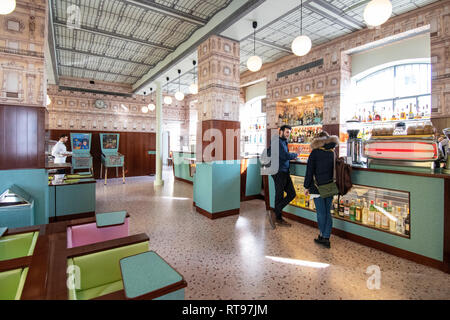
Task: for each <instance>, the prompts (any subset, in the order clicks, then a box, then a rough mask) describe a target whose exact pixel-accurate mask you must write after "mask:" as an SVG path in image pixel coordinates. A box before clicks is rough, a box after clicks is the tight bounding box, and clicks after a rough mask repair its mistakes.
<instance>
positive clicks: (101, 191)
mask: <svg viewBox="0 0 450 320" xmlns="http://www.w3.org/2000/svg"><path fill="white" fill-rule="evenodd" d="M163 178H164V180H165V185H164V187H162V188H160V189H156V190H155V189H154V187H153V180H154V178H153V177H137V178H128V179H127V183H126V184H125V185H123V184H122V183H121V180H120V179H111V180H110V181H109V184H108V185H107V186H104V185H103V183H101V182H98V183H97V212H105V211H111V210H127V211H128V212H129V213H130V215H131V227H130V232H131V234H136V233H141V232H145V233H147V234H148V236H149V237H150V248H151V250H154V251H156V252H158V253H159V254H160V255H161V256H162V257H164V259H166V260H167V261H168V262H169V263H170V264H172V265H173V266H174V267H175V268H176V269H177V270H178V271H179V272H180V273H181V274H182V275H183V276H184V277H185V279H186V281H187V283H188V287H187V288H186V299H296V300H298V299H450V276H449V275H448V274H445V273H443V272H441V271H439V270H435V269H432V268H429V267H425V266H422V265H419V264H416V263H414V262H410V261H407V260H404V259H401V258H397V257H395V256H392V255H390V254H387V253H384V252H381V251H378V250H375V249H371V248H368V247H365V246H362V245H359V244H357V243H354V242H352V241H348V240H345V239H341V238H339V237H333V236H332V239H331V241H332V243H331V244H332V248H331V249H329V250H328V249H325V248H322V247H320V246H318V245H316V244H315V243H314V242H313V238H314V237H315V236H316V235H317V230H316V229H314V228H312V227H309V226H305V225H303V224H300V223H297V222H294V221H291V222H292V227H291V228H280V227H279V228H277V229H276V230H272V229H271V227H270V225H269V223H268V221H267V217H266V211H265V206H264V203H263V201H260V200H253V201H249V202H243V203H242V204H241V214H240V215H239V216H232V217H227V218H222V219H218V220H214V221H213V220H210V219H208V218H206V217H204V216H202V215H200V214H198V213H196V212H195V211H194V210H193V207H192V185H190V184H187V183H184V182H178V181H174V180H173V177H172V171H171V170H165V171H164V177H163ZM372 265H376V266H379V268H380V270H381V281H380V289H378V290H377V289H373V290H370V289H368V286H367V281H368V279H369V277H370V275H368V274H366V269H367V268H368V267H369V266H372ZM369 282H370V281H369ZM370 283H371V284H374V283H375V282H373V281H372V282H370Z"/></svg>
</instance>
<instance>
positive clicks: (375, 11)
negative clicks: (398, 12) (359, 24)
mask: <svg viewBox="0 0 450 320" xmlns="http://www.w3.org/2000/svg"><path fill="white" fill-rule="evenodd" d="M391 14H392V3H391V1H390V0H372V1H370V2H369V3H368V4H367V6H366V8H365V9H364V20H365V21H366V23H367V25H368V26H370V27H378V26H380V25H382V24H383V23H385V22H386V21H387V20H388V19H389V18H390V17H391Z"/></svg>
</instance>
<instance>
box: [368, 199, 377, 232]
mask: <svg viewBox="0 0 450 320" xmlns="http://www.w3.org/2000/svg"><path fill="white" fill-rule="evenodd" d="M376 211H377V209H375V206H374V201H373V200H370V207H369V216H368V219H367V224H368V225H369V226H374V225H375V212H376Z"/></svg>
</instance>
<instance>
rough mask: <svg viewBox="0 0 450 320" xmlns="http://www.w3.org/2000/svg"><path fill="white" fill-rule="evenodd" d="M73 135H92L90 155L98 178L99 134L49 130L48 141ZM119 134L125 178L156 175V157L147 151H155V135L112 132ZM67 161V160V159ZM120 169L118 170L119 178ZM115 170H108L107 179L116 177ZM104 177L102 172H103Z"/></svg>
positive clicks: (99, 161) (100, 152)
mask: <svg viewBox="0 0 450 320" xmlns="http://www.w3.org/2000/svg"><path fill="white" fill-rule="evenodd" d="M70 132H73V133H92V142H91V155H92V157H93V160H94V174H95V178H97V179H98V178H100V164H101V154H102V150H101V148H100V133H108V132H107V131H106V132H95V131H94V132H89V131H82V130H75V131H70V130H50V139H51V140H58V138H59V136H61V135H62V134H68V135H69V137H70ZM112 133H120V140H119V152H120V153H121V154H123V155H125V174H126V176H127V177H135V176H145V175H149V174H155V173H156V156H155V155H149V154H148V151H154V150H156V133H145V132H112ZM67 150H71V145H70V141H69V142H68V143H67ZM68 161H69V159H68ZM121 170H122V169H120V168H119V177H120V176H121V173H122V171H121ZM115 171H116V169H115V168H110V169H109V170H108V177H110V178H114V177H115V176H116V172H115ZM103 177H104V172H103Z"/></svg>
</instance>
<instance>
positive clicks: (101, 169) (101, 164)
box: [100, 162, 103, 179]
mask: <svg viewBox="0 0 450 320" xmlns="http://www.w3.org/2000/svg"><path fill="white" fill-rule="evenodd" d="M102 171H103V162H102V163H100V179H101V178H102V176H103V173H102Z"/></svg>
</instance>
